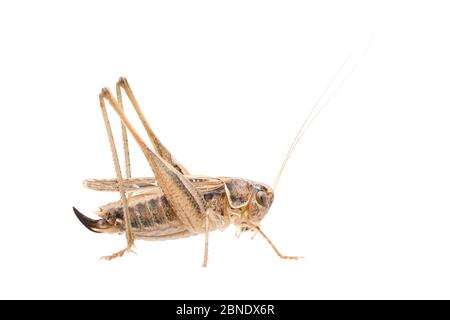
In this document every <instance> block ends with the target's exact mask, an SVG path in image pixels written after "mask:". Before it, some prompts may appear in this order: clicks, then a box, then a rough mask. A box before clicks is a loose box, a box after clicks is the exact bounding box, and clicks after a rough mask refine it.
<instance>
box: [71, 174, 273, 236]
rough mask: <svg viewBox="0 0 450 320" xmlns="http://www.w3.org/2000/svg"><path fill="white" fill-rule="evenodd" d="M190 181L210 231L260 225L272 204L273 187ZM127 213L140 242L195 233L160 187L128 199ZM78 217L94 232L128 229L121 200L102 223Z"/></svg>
mask: <svg viewBox="0 0 450 320" xmlns="http://www.w3.org/2000/svg"><path fill="white" fill-rule="evenodd" d="M188 178H189V180H190V181H191V182H192V183H193V185H194V186H195V187H196V188H197V189H198V190H199V191H200V194H201V195H202V196H203V198H204V200H205V208H206V211H207V212H208V220H209V231H214V230H217V229H218V230H224V229H225V228H227V227H228V226H229V225H230V224H234V225H237V226H239V227H244V228H245V227H248V228H250V227H251V226H252V225H259V223H260V221H261V219H262V218H263V217H264V216H265V215H266V213H267V211H268V210H269V208H270V205H271V204H272V202H273V192H272V190H271V188H270V187H268V186H266V185H263V184H258V183H255V182H252V181H248V180H244V179H237V178H216V179H215V178H207V179H206V178H194V177H188ZM141 180H144V179H141ZM97 183H98V181H95V180H87V181H86V183H85V184H86V185H87V186H88V187H94V186H95V184H97ZM128 210H129V213H130V220H131V229H132V232H133V234H134V236H135V238H137V239H144V240H162V239H177V238H183V237H187V236H191V235H194V234H195V233H192V232H190V231H189V229H188V227H187V226H186V225H184V224H183V222H182V221H181V220H180V219H179V218H178V216H177V215H176V214H175V212H174V211H173V209H172V208H171V206H170V204H169V202H168V200H167V198H166V196H165V195H164V193H163V192H162V191H161V189H160V188H159V187H157V186H153V187H151V189H149V188H148V187H147V190H146V191H145V192H143V193H141V194H136V195H132V196H130V197H128ZM76 214H77V216H78V217H79V218H80V220H81V222H83V224H84V225H85V226H86V227H87V228H88V229H90V230H92V231H94V232H105V233H121V232H124V231H125V228H126V226H125V224H124V208H123V206H122V204H121V202H120V201H117V202H113V203H110V204H108V205H106V206H103V207H101V208H100V211H99V212H98V215H99V216H100V217H101V219H100V220H92V219H90V218H87V217H85V216H83V215H81V214H80V213H79V212H78V211H76ZM247 224H248V225H247Z"/></svg>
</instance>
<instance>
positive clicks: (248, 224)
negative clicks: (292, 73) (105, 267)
mask: <svg viewBox="0 0 450 320" xmlns="http://www.w3.org/2000/svg"><path fill="white" fill-rule="evenodd" d="M116 89H117V100H116V99H115V98H114V97H113V96H112V94H111V93H110V91H109V90H108V89H103V90H102V91H101V93H100V96H99V98H100V107H101V110H102V114H103V118H104V122H105V126H106V130H107V134H108V139H109V143H110V147H111V151H112V155H113V161H114V167H115V171H116V179H109V180H98V179H97V180H95V179H92V180H86V181H85V182H84V185H85V186H86V187H88V188H90V189H94V190H99V191H116V192H119V193H120V197H121V199H120V201H117V202H113V203H110V204H107V205H105V206H103V207H101V208H100V211H99V212H98V215H99V217H100V219H98V220H94V219H91V218H88V217H87V216H85V215H83V214H82V213H80V212H79V211H78V210H77V209H75V208H73V209H74V212H75V214H76V216H77V217H78V219H79V220H80V221H81V222H82V223H83V225H84V226H86V227H87V228H88V229H89V230H91V231H94V232H102V233H125V234H126V237H127V247H126V248H125V249H123V250H120V251H119V252H117V253H115V254H113V255H111V256H107V257H105V258H106V259H112V258H115V257H120V256H122V255H123V254H124V253H125V252H128V251H131V249H132V247H133V244H134V240H135V239H144V240H166V239H177V238H183V237H188V236H192V235H197V234H205V249H204V259H203V266H206V264H207V260H208V234H209V232H210V231H213V230H217V229H219V230H223V229H225V228H227V227H228V226H229V225H231V224H233V225H235V226H237V227H238V231H239V233H240V232H241V231H247V230H252V231H254V232H256V233H259V234H261V235H262V236H263V237H264V238H265V239H266V240H267V241H268V242H269V244H270V245H271V246H272V248H273V249H274V250H275V252H276V253H277V254H278V256H279V257H281V258H283V259H297V258H299V257H295V256H284V255H282V254H281V253H280V252H279V251H278V250H277V248H276V247H275V246H274V245H273V243H272V242H271V241H270V240H269V238H268V237H267V236H266V235H265V234H264V233H263V231H262V230H261V228H260V226H259V224H260V222H261V220H262V219H263V218H264V216H265V215H266V213H267V212H268V210H269V208H270V206H271V205H272V202H273V199H274V191H273V189H272V188H271V187H269V186H268V185H265V184H263V183H257V182H254V181H251V180H246V179H241V178H228V177H203V176H193V175H190V174H189V172H188V171H187V170H186V168H185V167H184V166H183V165H181V164H180V163H179V162H178V161H177V160H176V159H175V158H174V157H173V155H172V154H171V153H170V152H169V151H168V150H167V149H166V148H165V147H164V145H163V144H162V143H161V142H160V140H159V139H158V138H157V137H156V135H155V134H154V132H153V130H152V129H151V127H150V126H149V124H148V122H147V120H146V119H145V117H144V115H143V113H142V111H141V109H140V107H139V105H138V103H137V101H136V98H135V97H134V94H133V92H132V91H131V88H130V86H129V84H128V82H127V80H126V79H125V78H120V80H119V81H118V82H117V87H116ZM122 89H123V90H124V92H125V93H126V95H127V96H128V98H129V99H130V101H131V104H132V105H133V107H134V109H135V110H136V112H137V114H138V116H139V118H140V120H141V122H142V124H143V126H144V128H145V130H146V132H147V135H148V136H149V138H150V141H151V142H152V145H153V147H154V151H152V150H151V149H150V148H149V147H148V146H147V145H146V143H145V142H144V141H143V139H142V138H141V137H140V135H139V134H138V133H137V131H136V130H135V128H134V127H133V125H132V124H131V123H130V121H129V120H128V118H127V116H126V115H125V113H124V111H123V105H122V96H121V91H122ZM105 100H106V101H107V102H109V104H110V105H111V106H112V108H113V109H114V110H115V111H116V113H117V114H118V116H119V117H120V119H121V121H122V139H123V144H124V151H125V165H126V177H125V178H124V177H122V171H121V168H120V164H119V160H118V155H117V150H116V146H115V142H114V137H113V134H112V130H111V126H110V122H109V118H108V115H107V112H106V107H105ZM127 132H130V133H131V135H132V136H133V138H134V140H135V141H136V142H137V143H138V145H139V147H140V148H141V150H142V152H143V153H144V155H145V157H146V158H147V161H148V163H149V165H150V167H151V169H152V171H153V173H154V175H155V178H132V177H131V168H130V156H129V151H128V134H127ZM277 180H278V179H277Z"/></svg>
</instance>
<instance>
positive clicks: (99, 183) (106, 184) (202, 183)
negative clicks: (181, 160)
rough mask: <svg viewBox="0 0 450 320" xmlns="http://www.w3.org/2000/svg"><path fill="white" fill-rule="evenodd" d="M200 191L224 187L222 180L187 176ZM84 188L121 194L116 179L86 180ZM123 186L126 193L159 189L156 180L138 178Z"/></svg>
mask: <svg viewBox="0 0 450 320" xmlns="http://www.w3.org/2000/svg"><path fill="white" fill-rule="evenodd" d="M185 177H186V178H187V179H189V181H190V182H191V183H192V184H193V185H194V186H195V188H197V189H198V190H200V191H202V192H204V191H210V190H214V189H216V188H220V187H222V186H223V182H222V181H221V180H220V179H217V178H212V177H204V176H185ZM83 186H84V187H86V188H88V189H91V190H95V191H107V192H119V185H118V183H117V180H116V179H86V180H84V181H83ZM123 186H124V189H125V191H126V192H130V191H132V192H140V191H143V190H146V191H149V190H150V191H151V190H152V189H153V188H158V189H159V187H158V184H157V183H156V180H155V178H153V177H137V178H129V179H124V180H123Z"/></svg>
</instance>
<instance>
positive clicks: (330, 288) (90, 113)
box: [0, 1, 450, 299]
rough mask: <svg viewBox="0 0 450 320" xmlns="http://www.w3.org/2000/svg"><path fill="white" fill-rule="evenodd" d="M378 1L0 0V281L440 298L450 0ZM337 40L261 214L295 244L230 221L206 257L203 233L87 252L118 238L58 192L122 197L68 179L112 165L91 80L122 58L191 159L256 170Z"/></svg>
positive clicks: (447, 224)
mask: <svg viewBox="0 0 450 320" xmlns="http://www.w3.org/2000/svg"><path fill="white" fill-rule="evenodd" d="M376 3H377V4H375V2H363V1H310V2H300V1H292V2H290V1H221V2H219V1H178V2H177V1H158V2H150V1H126V2H124V1H120V2H119V1H95V2H94V1H86V2H84V1H74V2H72V3H68V2H67V1H66V2H61V1H14V2H11V1H8V2H6V1H3V2H1V4H0V74H1V77H0V88H1V89H0V93H1V95H0V104H1V106H0V112H1V113H0V121H1V125H0V136H1V138H0V144H1V145H0V147H1V157H0V163H1V176H0V178H1V183H0V191H1V192H0V195H1V196H0V197H1V200H2V201H1V203H2V206H1V210H0V298H148V299H155V298H157V299H170V298H181V299H197V298H202V299H205V298H255V299H257V298H266V299H277V298H289V299H291V298H294V299H300V298H450V273H449V270H450V210H449V209H450V203H449V196H450V169H449V164H450V153H449V143H450V111H449V108H450V104H449V102H450V98H449V94H448V93H449V88H450V81H449V79H450V62H449V61H450V46H449V39H450V37H449V31H450V19H449V18H448V13H449V9H450V8H449V7H448V5H446V2H445V1H442V2H433V1H422V2H415V1H404V2H401V1H386V2H382V1H377V2H376ZM367 39H373V40H372V44H371V46H370V48H369V49H368V51H367V54H366V55H365V57H364V58H363V59H360V58H359V57H360V56H361V55H360V54H359V53H358V52H360V51H363V49H364V48H365V44H364V43H366V40H367ZM352 50H353V51H352ZM349 52H355V54H354V55H353V56H352V58H351V62H352V63H354V65H356V69H355V71H354V72H353V73H352V74H351V75H350V77H348V79H347V80H346V81H345V83H343V85H342V87H341V88H340V89H339V90H338V92H337V93H336V94H335V95H334V96H333V98H332V99H331V102H330V103H329V104H328V105H327V107H326V108H325V109H324V110H323V112H322V113H321V114H320V116H319V117H318V118H317V120H316V121H315V122H314V123H313V124H312V126H311V127H310V129H309V130H308V131H307V133H306V134H305V136H304V139H302V141H301V143H300V144H299V145H298V148H297V149H296V151H295V152H294V154H293V157H292V158H291V160H290V162H289V164H288V166H287V168H286V171H285V175H284V176H283V177H282V179H281V182H280V184H279V188H278V189H277V190H276V191H277V193H276V201H275V203H274V205H273V207H272V208H271V211H270V212H269V214H268V216H267V217H266V218H265V219H264V221H263V224H262V226H263V228H264V229H265V230H266V233H267V234H268V235H269V236H270V237H271V238H272V240H273V241H274V242H275V243H276V244H277V245H278V247H279V248H280V250H281V251H283V252H284V253H286V254H299V255H304V256H305V257H306V259H305V260H303V261H283V260H280V259H278V258H277V257H276V255H275V254H274V252H273V251H272V250H271V248H270V247H269V246H268V245H267V244H266V243H265V242H264V241H263V240H262V239H261V237H256V238H255V239H254V240H250V239H249V238H250V237H249V236H247V235H243V236H242V237H241V239H236V238H235V237H234V230H233V228H230V229H229V230H227V231H225V232H223V233H220V232H216V233H214V234H212V235H211V239H210V260H209V267H208V268H207V269H203V268H201V267H200V265H201V260H202V254H203V251H202V245H203V237H193V238H189V239H185V240H176V241H165V242H142V241H141V242H138V243H137V248H136V250H137V252H138V255H137V256H136V255H133V254H129V255H126V256H125V257H124V258H122V259H118V260H115V261H112V262H105V261H100V260H99V257H100V256H102V255H105V254H110V253H112V252H114V251H117V250H118V249H121V248H122V247H123V246H124V244H125V240H124V238H123V237H119V236H111V235H98V234H94V233H90V232H89V231H87V230H86V229H85V228H84V227H83V226H82V225H81V224H80V223H79V222H78V221H77V219H76V217H75V216H74V215H73V212H72V208H71V207H72V205H75V206H76V207H78V208H79V209H80V210H81V211H82V212H85V213H87V214H90V215H92V216H93V212H94V211H95V210H96V208H97V207H98V206H100V205H102V204H106V203H107V202H108V201H112V200H117V199H118V198H117V196H115V195H111V194H99V193H96V192H94V191H89V190H86V189H83V187H82V186H81V181H82V180H83V179H85V178H94V177H97V178H101V177H113V165H112V161H111V157H110V151H109V147H108V145H107V138H106V134H105V129H104V127H103V125H102V118H101V113H100V109H99V107H98V96H97V95H98V92H99V91H100V89H101V87H103V86H110V87H113V86H114V84H115V81H116V80H117V79H118V77H119V76H122V75H126V76H127V77H128V79H129V80H130V83H131V84H132V86H133V88H134V91H135V94H136V96H137V97H138V99H139V101H140V103H141V106H142V107H143V109H144V111H145V113H146V115H147V116H148V118H149V121H150V123H151V124H152V126H153V128H154V130H155V131H156V132H157V134H158V135H159V136H160V138H161V140H162V141H163V142H164V143H165V144H166V146H167V147H169V149H171V150H172V151H173V153H174V154H175V155H176V157H177V158H178V159H179V160H181V161H182V162H183V163H184V165H185V166H186V167H187V168H189V169H190V171H191V172H193V173H196V174H204V175H211V176H215V175H222V176H238V177H246V178H250V179H254V180H258V181H263V182H267V183H269V184H270V183H272V181H273V179H274V178H275V175H276V173H277V170H278V169H279V166H280V163H281V160H282V159H283V157H284V155H285V153H286V151H287V149H288V147H289V145H290V143H291V141H292V139H293V137H294V136H295V133H296V131H297V129H298V127H299V125H300V124H301V122H302V121H303V120H304V119H305V117H306V115H307V113H308V112H309V110H310V109H311V107H312V105H313V104H314V102H315V101H316V100H317V98H318V97H319V96H320V94H321V93H322V91H323V90H324V88H325V87H326V85H327V83H328V81H329V80H330V79H331V77H332V76H333V74H334V73H335V71H336V70H337V69H338V67H339V66H340V65H341V64H342V62H343V61H344V60H345V57H346V56H347V55H348V53H349ZM358 61H359V62H358ZM350 69H351V68H350ZM347 70H349V69H347ZM344 75H345V72H344ZM133 119H134V118H133ZM114 123H115V124H117V121H116V122H114ZM116 128H117V126H116ZM133 155H134V156H135V157H134V158H133V166H134V167H133V170H134V173H135V174H136V175H147V176H148V175H151V172H150V170H149V168H148V165H146V163H145V161H144V159H143V157H142V156H141V155H137V152H134V154H133Z"/></svg>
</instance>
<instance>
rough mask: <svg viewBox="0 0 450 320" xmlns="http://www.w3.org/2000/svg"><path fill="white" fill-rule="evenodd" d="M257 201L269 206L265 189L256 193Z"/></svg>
mask: <svg viewBox="0 0 450 320" xmlns="http://www.w3.org/2000/svg"><path fill="white" fill-rule="evenodd" d="M256 202H258V204H259V205H260V206H263V207H267V205H268V201H267V194H266V193H265V192H264V191H261V190H260V191H258V192H257V193H256Z"/></svg>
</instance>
